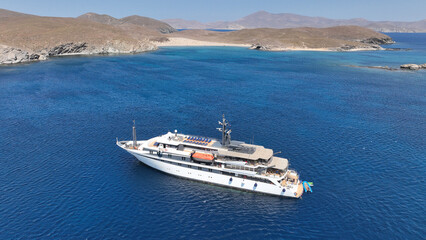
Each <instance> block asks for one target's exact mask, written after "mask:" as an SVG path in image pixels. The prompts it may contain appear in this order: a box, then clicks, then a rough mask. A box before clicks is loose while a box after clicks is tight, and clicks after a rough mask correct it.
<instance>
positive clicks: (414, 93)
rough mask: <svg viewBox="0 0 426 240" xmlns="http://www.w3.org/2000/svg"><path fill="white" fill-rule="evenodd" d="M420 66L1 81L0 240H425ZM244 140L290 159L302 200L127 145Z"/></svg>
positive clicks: (173, 60) (203, 66)
mask: <svg viewBox="0 0 426 240" xmlns="http://www.w3.org/2000/svg"><path fill="white" fill-rule="evenodd" d="M392 37H394V39H395V40H397V41H398V44H397V45H395V46H391V47H404V48H412V50H411V51H386V52H385V51H380V52H353V53H318V52H259V51H252V50H247V49H243V48H232V47H226V48H225V47H203V48H164V49H161V50H159V51H156V52H151V53H146V54H140V55H127V56H108V57H64V58H54V59H51V60H49V61H46V62H40V63H34V64H27V65H16V66H8V67H1V68H0V86H1V87H0V160H1V168H0V182H1V184H0V216H1V218H0V238H1V239H37V238H42V239H46V238H53V239H67V238H78V239H80V238H92V239H103V238H114V239H115V238H125V239H129V238H139V239H145V238H184V239H187V238H197V239H198V238H200V239H224V238H239V239H257V238H268V239H282V238H285V239H288V238H328V239H330V238H332V239H336V238H337V239H360V238H361V239H378V238H379V239H421V238H423V236H424V235H425V234H426V230H425V227H424V226H425V222H426V217H425V215H424V213H425V212H426V211H425V210H426V209H425V194H424V192H425V190H426V187H425V173H426V164H425V160H426V148H425V146H426V144H425V143H426V137H425V136H426V121H425V119H426V71H418V72H403V71H397V72H390V71H384V70H378V69H363V68H351V67H347V65H388V66H392V67H396V66H399V65H400V64H402V63H411V62H412V63H424V62H426V59H425V56H426V55H425V53H426V50H425V49H426V47H425V45H424V43H425V42H426V41H425V40H426V35H425V34H414V35H413V34H411V35H410V34H392ZM222 113H225V114H226V115H227V117H228V119H229V121H230V122H231V124H232V127H233V138H234V139H238V140H243V141H247V142H248V141H250V139H253V138H254V142H255V143H256V144H261V145H264V146H267V147H269V148H272V149H274V150H276V151H282V154H280V155H281V156H284V157H287V158H289V159H290V162H291V167H292V168H294V169H296V170H298V171H299V172H300V174H301V177H302V179H304V180H309V181H313V182H314V183H315V187H314V193H312V194H305V195H303V199H300V200H294V199H282V198H277V197H273V196H266V195H260V194H253V193H246V192H240V191H237V190H232V189H226V188H221V187H216V186H211V185H207V184H202V183H197V182H193V181H189V180H185V179H179V178H175V177H172V176H169V175H165V174H163V173H161V172H158V171H155V170H153V169H150V168H149V167H147V166H145V165H143V164H139V163H138V162H137V160H136V159H135V158H133V157H132V156H130V155H129V154H127V153H126V152H124V151H122V150H120V149H119V148H118V147H116V146H115V137H119V138H120V139H130V138H131V125H132V120H133V119H136V121H137V126H138V136H139V137H140V138H151V137H153V136H156V135H160V134H163V133H165V132H167V131H168V130H174V129H178V130H179V131H181V132H185V133H188V134H196V135H204V136H209V137H219V133H218V132H217V131H216V130H215V128H216V127H217V126H216V124H217V120H219V118H220V117H221V114H222Z"/></svg>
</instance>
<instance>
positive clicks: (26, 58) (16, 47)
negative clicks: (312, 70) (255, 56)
mask: <svg viewBox="0 0 426 240" xmlns="http://www.w3.org/2000/svg"><path fill="white" fill-rule="evenodd" d="M391 43H393V41H392V39H391V38H390V37H389V36H387V35H384V34H381V33H378V32H375V31H373V30H370V29H366V28H362V27H358V26H338V27H330V28H286V29H272V28H259V29H243V30H239V31H232V32H217V31H207V30H186V31H179V32H178V31H176V29H174V28H173V27H171V26H170V25H169V24H167V23H164V22H161V21H158V20H155V19H152V18H147V17H141V16H130V17H125V18H121V19H116V18H113V17H111V16H108V15H100V14H96V13H87V14H84V15H82V16H80V17H78V18H62V17H40V16H35V15H29V14H23V13H17V12H12V11H8V10H2V9H0V64H12V63H22V62H30V61H41V60H46V59H48V58H50V57H54V56H63V55H92V54H122V53H140V52H146V51H152V50H156V49H157V48H158V46H241V47H247V48H251V49H255V50H263V51H290V50H298V51H302V50H305V51H306V50H307V51H360V50H383V48H382V47H381V46H380V45H383V44H391Z"/></svg>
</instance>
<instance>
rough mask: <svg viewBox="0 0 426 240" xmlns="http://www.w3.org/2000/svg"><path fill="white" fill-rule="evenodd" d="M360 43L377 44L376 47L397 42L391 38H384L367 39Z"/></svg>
mask: <svg viewBox="0 0 426 240" xmlns="http://www.w3.org/2000/svg"><path fill="white" fill-rule="evenodd" d="M360 42H362V43H367V44H375V45H385V44H393V43H395V41H393V40H392V38H390V37H382V38H377V37H374V38H367V39H363V40H361V41H360Z"/></svg>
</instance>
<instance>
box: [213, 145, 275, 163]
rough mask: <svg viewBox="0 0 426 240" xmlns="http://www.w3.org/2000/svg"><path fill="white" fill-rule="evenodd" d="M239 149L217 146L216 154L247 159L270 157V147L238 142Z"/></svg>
mask: <svg viewBox="0 0 426 240" xmlns="http://www.w3.org/2000/svg"><path fill="white" fill-rule="evenodd" d="M239 147H240V149H238V148H236V149H229V148H218V150H217V151H218V154H219V155H220V156H225V157H233V158H241V159H247V160H255V161H256V160H259V159H262V160H268V159H270V158H271V157H272V154H273V151H272V149H267V148H264V147H263V146H258V145H252V144H246V143H243V144H239Z"/></svg>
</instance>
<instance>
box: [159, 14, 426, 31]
mask: <svg viewBox="0 0 426 240" xmlns="http://www.w3.org/2000/svg"><path fill="white" fill-rule="evenodd" d="M162 21H164V22H167V23H169V24H170V25H171V26H173V27H174V28H177V29H233V30H240V29H251V28H296V27H315V28H325V27H333V26H343V25H355V26H360V27H366V28H369V29H372V30H374V31H378V32H426V19H423V20H419V21H413V22H402V21H369V20H367V19H364V18H352V19H330V18H325V17H310V16H303V15H298V14H293V13H270V12H267V11H263V10H262V11H257V12H254V13H252V14H249V15H247V16H244V17H242V18H240V19H237V20H235V21H217V22H210V23H202V22H198V21H195V20H190V21H188V20H185V19H163V20H162Z"/></svg>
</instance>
